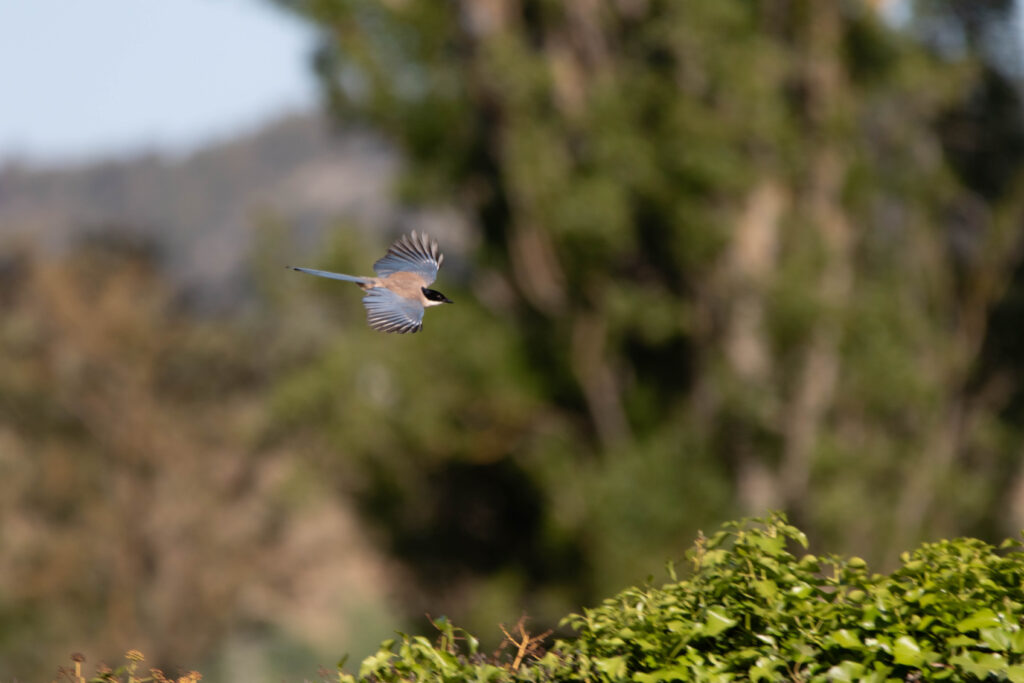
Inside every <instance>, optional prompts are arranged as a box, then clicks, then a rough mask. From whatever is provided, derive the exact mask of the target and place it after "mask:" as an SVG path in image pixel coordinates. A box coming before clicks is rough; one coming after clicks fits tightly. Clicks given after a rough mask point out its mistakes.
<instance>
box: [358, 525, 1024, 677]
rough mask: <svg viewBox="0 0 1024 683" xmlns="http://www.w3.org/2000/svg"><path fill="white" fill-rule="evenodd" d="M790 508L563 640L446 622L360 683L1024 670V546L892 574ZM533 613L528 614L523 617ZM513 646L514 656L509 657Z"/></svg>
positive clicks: (717, 544)
mask: <svg viewBox="0 0 1024 683" xmlns="http://www.w3.org/2000/svg"><path fill="white" fill-rule="evenodd" d="M806 546H807V540H806V537H805V536H804V534H803V533H802V532H801V531H800V530H799V529H797V528H796V527H794V526H791V525H790V524H788V522H787V521H786V519H785V517H784V516H782V515H781V514H775V515H773V516H771V517H769V518H766V519H760V520H748V521H744V522H738V523H731V524H728V525H726V526H725V527H724V528H723V529H722V530H721V531H719V532H718V533H716V534H714V535H713V536H711V537H708V538H705V537H703V536H701V537H699V538H698V539H697V542H696V544H695V546H694V548H693V549H691V550H690V551H689V553H688V560H689V562H690V563H691V565H692V567H691V570H692V571H690V572H689V575H688V577H687V578H682V579H681V578H678V577H677V576H676V573H675V569H674V568H673V567H670V568H669V574H670V577H671V582H670V583H668V584H666V585H664V586H662V587H660V588H655V587H651V586H643V587H634V588H628V589H626V590H625V591H623V592H622V593H620V594H619V595H617V596H616V597H614V598H610V599H608V600H605V601H604V602H603V603H602V604H601V605H600V606H598V607H595V608H592V609H588V610H585V611H584V612H583V613H582V614H573V615H570V616H569V617H567V618H566V619H565V620H564V624H567V625H569V626H571V627H572V628H573V629H575V630H576V631H577V633H578V635H577V636H576V637H575V638H571V639H561V640H557V641H555V642H554V644H553V645H551V647H550V649H549V650H548V651H547V652H543V651H542V649H541V647H540V640H541V639H540V638H538V637H531V636H529V635H528V634H527V633H526V631H525V630H524V629H521V630H520V632H519V636H516V635H514V634H509V633H508V632H506V636H507V637H508V641H509V642H510V643H511V644H513V645H515V646H517V647H513V648H510V649H508V648H506V649H505V650H504V651H499V653H497V654H495V655H492V656H486V655H484V654H482V653H481V652H480V651H479V643H478V641H477V640H476V639H475V638H474V637H473V636H471V635H470V634H468V633H466V632H464V631H462V630H460V629H457V628H455V627H453V626H452V625H451V624H450V623H449V622H447V621H446V620H444V619H441V620H439V621H437V622H435V625H436V626H437V627H438V629H439V630H440V632H441V634H440V636H439V638H438V640H437V642H435V643H432V642H430V641H429V640H428V639H426V638H424V637H423V636H407V635H402V636H401V638H400V639H398V640H391V641H386V642H385V643H384V644H383V645H382V647H381V649H380V651H379V652H377V653H376V654H375V655H372V656H371V657H368V658H367V659H366V660H365V661H363V663H362V666H361V667H360V670H359V674H358V677H356V676H351V675H347V674H340V679H341V681H342V683H353V682H354V681H356V680H360V681H413V680H417V681H418V680H432V681H499V680H517V681H563V680H566V681H567V680H587V681H627V680H631V681H638V682H639V683H656V682H658V681H673V680H680V681H691V680H692V681H733V680H746V681H878V682H882V681H912V680H951V681H953V680H955V681H960V680H984V679H988V680H1010V681H1014V682H1017V681H1024V630H1022V629H1021V621H1022V616H1024V615H1022V613H1024V553H1022V552H1021V546H1020V544H1018V543H1015V542H1007V543H1005V544H1004V545H1003V548H1002V549H1001V550H997V549H996V548H993V547H992V546H990V545H988V544H986V543H983V542H981V541H978V540H975V539H960V540H955V541H941V542H939V543H933V544H928V545H925V546H922V547H921V548H920V549H918V550H916V551H914V552H913V553H904V555H903V556H902V557H901V566H900V568H899V569H897V570H896V571H894V572H893V573H892V574H888V575H885V574H877V573H871V572H870V571H869V570H868V567H867V565H866V563H865V562H864V561H863V560H862V559H860V558H857V557H851V558H841V557H828V558H818V557H815V556H814V555H809V554H805V555H803V556H802V557H797V556H796V555H794V554H793V551H794V550H795V549H798V548H801V549H805V548H806ZM521 626H522V625H520V627H521ZM510 653H513V654H510Z"/></svg>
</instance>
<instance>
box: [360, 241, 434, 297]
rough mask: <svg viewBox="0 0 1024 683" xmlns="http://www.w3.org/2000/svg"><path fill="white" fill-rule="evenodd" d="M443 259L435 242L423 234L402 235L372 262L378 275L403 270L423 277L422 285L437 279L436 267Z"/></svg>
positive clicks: (386, 274)
mask: <svg viewBox="0 0 1024 683" xmlns="http://www.w3.org/2000/svg"><path fill="white" fill-rule="evenodd" d="M442 261H444V254H442V253H441V252H440V251H439V250H438V248H437V242H435V241H433V240H431V239H430V238H429V237H427V236H426V235H425V234H423V235H417V234H416V231H415V230H413V231H412V234H411V235H402V237H401V238H399V240H398V241H397V242H395V243H394V244H392V245H391V247H390V248H389V249H388V251H387V253H386V254H384V256H383V258H381V259H380V260H378V261H377V262H376V263H374V264H373V270H374V271H375V272H376V273H377V275H379V276H380V277H387V276H388V275H391V274H392V273H397V272H400V271H405V272H409V273H415V274H417V275H419V276H421V277H422V278H423V284H424V286H426V285H429V284H430V283H431V282H433V281H434V280H435V279H437V269H438V268H440V267H441V262H442Z"/></svg>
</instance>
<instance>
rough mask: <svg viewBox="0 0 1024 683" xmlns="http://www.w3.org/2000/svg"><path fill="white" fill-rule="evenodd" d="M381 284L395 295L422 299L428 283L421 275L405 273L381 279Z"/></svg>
mask: <svg viewBox="0 0 1024 683" xmlns="http://www.w3.org/2000/svg"><path fill="white" fill-rule="evenodd" d="M380 284H381V285H383V286H384V287H387V288H388V289H390V290H391V291H392V292H394V293H395V294H397V295H399V296H402V297H405V298H408V299H419V298H421V297H422V296H423V288H424V287H426V286H427V283H426V282H424V281H423V278H422V277H420V276H419V275H416V274H415V273H405V272H398V273H392V274H391V275H388V276H387V277H385V278H381V279H380Z"/></svg>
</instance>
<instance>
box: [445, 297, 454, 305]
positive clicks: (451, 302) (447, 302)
mask: <svg viewBox="0 0 1024 683" xmlns="http://www.w3.org/2000/svg"><path fill="white" fill-rule="evenodd" d="M444 302H445V303H446V304H453V303H455V302H454V301H452V300H451V299H449V298H448V297H445V298H444Z"/></svg>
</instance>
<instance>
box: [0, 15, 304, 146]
mask: <svg viewBox="0 0 1024 683" xmlns="http://www.w3.org/2000/svg"><path fill="white" fill-rule="evenodd" d="M312 43H313V35H312V32H311V31H310V29H309V28H308V27H307V26H305V25H304V24H302V23H301V22H299V21H298V20H296V19H295V18H294V17H292V16H290V15H288V14H286V13H284V12H282V11H280V10H278V9H277V8H276V7H274V6H273V4H272V3H271V2H270V1H269V0H91V1H89V2H85V1H83V0H0V164H2V163H3V162H4V161H5V160H10V159H12V158H19V159H22V160H26V161H30V162H36V163H45V164H53V163H62V162H69V161H70V162H73V161H82V160H86V159H89V158H95V157H106V156H120V155H124V154H129V153H132V152H135V151H138V150H143V149H153V148H158V149H163V150H169V151H188V150H189V149H194V148H195V147H198V146H200V145H201V144H203V143H204V142H209V141H211V140H215V139H220V138H226V137H230V136H232V135H236V134H238V133H240V132H242V131H246V130H251V129H253V128H255V127H256V126H258V125H259V124H261V123H263V122H265V121H267V120H269V119H271V118H274V117H276V116H280V115H282V114H283V113H285V112H288V111H293V110H296V109H307V108H310V107H313V106H314V105H315V102H316V87H315V84H314V82H313V79H312V77H311V75H310V72H309V69H308V67H307V64H308V55H309V51H310V48H311V46H312Z"/></svg>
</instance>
